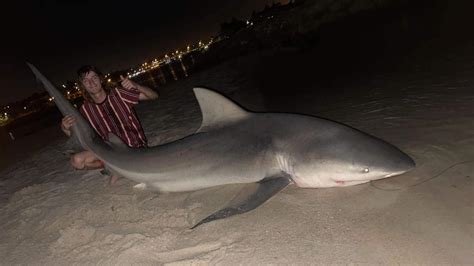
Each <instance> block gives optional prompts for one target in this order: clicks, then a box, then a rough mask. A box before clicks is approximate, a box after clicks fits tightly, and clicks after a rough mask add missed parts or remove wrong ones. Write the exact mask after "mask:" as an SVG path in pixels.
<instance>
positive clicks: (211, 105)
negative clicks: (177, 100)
mask: <svg viewBox="0 0 474 266" xmlns="http://www.w3.org/2000/svg"><path fill="white" fill-rule="evenodd" d="M194 94H195V95H196V99H197V100H198V102H199V106H200V107H201V113H202V122H201V126H200V127H199V129H198V130H197V132H205V131H209V130H212V129H217V128H220V127H223V126H225V125H227V124H230V123H233V122H236V121H239V120H241V119H244V118H247V117H248V116H249V115H250V113H249V112H247V111H245V110H244V109H243V108H241V107H240V106H238V105H237V104H236V103H234V102H232V101H231V100H230V99H228V98H226V97H224V96H223V95H221V94H219V93H217V92H214V91H212V90H209V89H205V88H194Z"/></svg>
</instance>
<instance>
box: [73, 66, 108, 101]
mask: <svg viewBox="0 0 474 266" xmlns="http://www.w3.org/2000/svg"><path fill="white" fill-rule="evenodd" d="M89 72H94V73H96V74H97V76H99V79H100V83H101V84H102V88H104V90H105V92H106V93H109V92H110V87H109V86H107V83H106V82H105V77H104V75H103V74H102V72H101V71H100V70H99V69H98V68H97V67H96V66H91V65H84V66H82V67H80V68H79V69H78V70H77V76H78V82H77V84H78V86H79V88H80V90H81V93H82V97H84V99H85V100H87V101H89V102H94V101H93V100H92V97H91V96H90V94H89V93H88V92H87V90H86V88H84V85H82V80H83V79H84V77H85V76H86V75H87V73H89Z"/></svg>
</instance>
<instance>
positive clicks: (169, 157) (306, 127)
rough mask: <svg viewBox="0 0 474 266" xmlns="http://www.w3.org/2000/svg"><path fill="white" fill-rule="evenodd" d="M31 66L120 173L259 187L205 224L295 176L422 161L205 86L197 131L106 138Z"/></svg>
mask: <svg viewBox="0 0 474 266" xmlns="http://www.w3.org/2000/svg"><path fill="white" fill-rule="evenodd" d="M28 65H29V67H30V68H31V69H32V71H33V72H34V74H35V75H36V77H37V78H38V79H39V80H40V81H41V82H42V83H43V84H44V86H45V88H46V90H47V91H48V92H49V94H50V95H51V96H53V97H54V101H55V102H56V105H57V106H58V107H59V109H60V110H61V112H62V113H63V114H64V115H66V114H73V115H74V116H75V118H76V121H77V122H76V123H75V125H74V126H73V135H74V137H76V138H77V139H78V140H79V142H80V143H81V145H82V146H83V148H84V149H87V150H90V151H92V152H93V153H94V154H95V155H97V157H98V158H100V159H101V160H103V161H104V162H105V164H106V167H108V168H109V169H110V170H111V171H113V172H115V173H116V174H118V175H120V176H123V177H125V178H128V179H131V180H134V181H136V182H139V183H142V184H143V185H145V186H146V187H147V188H151V189H155V190H159V191H166V192H180V191H193V190H198V189H204V188H209V187H213V186H219V185H226V184H236V183H248V184H249V186H252V187H253V189H251V190H250V191H245V190H244V191H242V193H241V194H240V195H238V197H237V198H236V199H234V200H232V201H231V203H230V204H228V206H226V207H225V208H223V209H222V210H220V211H218V212H216V213H214V214H213V215H211V216H209V217H207V218H206V219H204V220H202V221H201V222H200V223H198V224H197V225H200V224H202V223H205V222H208V221H212V220H216V219H221V218H225V217H228V216H231V215H234V214H239V213H243V212H246V211H249V210H251V209H254V208H256V207H258V205H260V204H262V203H263V202H265V201H266V200H267V199H268V198H270V197H271V196H273V195H274V194H275V193H277V192H278V191H280V190H281V189H283V188H284V187H285V186H286V185H288V184H289V183H290V182H291V181H292V182H294V183H295V184H296V185H297V186H298V187H305V188H321V187H343V186H351V185H357V184H362V183H366V182H369V181H371V180H377V179H382V178H386V177H390V176H394V175H399V174H403V173H405V172H407V171H409V170H411V169H412V168H414V167H415V163H414V161H413V160H412V159H411V158H410V157H409V156H408V155H406V154H405V153H403V152H402V151H400V150H399V149H398V148H396V147H394V146H393V145H391V144H389V143H387V142H384V141H382V140H380V139H378V138H375V137H373V136H370V135H368V134H366V133H363V132H361V131H358V130H356V129H353V128H351V127H348V126H345V125H342V124H339V123H336V122H333V121H329V120H325V119H321V118H316V117H312V116H305V115H298V114H287V113H252V112H248V111H246V110H244V109H242V108H241V107H239V106H238V105H237V104H235V103H233V102H231V101H230V100H229V99H227V98H225V97H224V96H222V95H220V94H218V93H216V92H213V91H211V90H208V89H204V88H194V93H195V96H196V98H197V100H198V102H199V105H200V108H201V111H202V123H201V127H200V128H199V129H198V130H197V132H196V133H194V134H191V135H189V136H187V137H185V138H183V139H180V140H177V141H174V142H171V143H167V144H164V145H159V146H155V147H151V148H144V149H132V148H129V147H127V146H126V145H125V144H123V143H122V142H121V140H119V139H118V137H116V136H114V135H110V137H109V141H110V142H104V141H102V140H101V139H100V138H99V137H98V136H97V135H96V134H95V132H94V131H93V130H92V129H91V127H90V126H89V124H88V123H87V121H85V120H84V118H82V116H81V115H80V114H79V113H78V112H77V110H76V109H75V108H74V107H73V106H72V105H71V104H70V103H69V102H68V101H67V100H66V99H65V98H64V97H63V96H62V95H61V93H59V92H58V91H57V89H56V88H55V87H54V86H53V85H52V84H51V83H50V82H49V81H48V80H47V79H46V78H45V77H44V76H43V75H42V74H41V73H40V72H39V71H38V70H37V69H36V68H35V67H34V66H32V65H31V64H28ZM197 225H196V226H197Z"/></svg>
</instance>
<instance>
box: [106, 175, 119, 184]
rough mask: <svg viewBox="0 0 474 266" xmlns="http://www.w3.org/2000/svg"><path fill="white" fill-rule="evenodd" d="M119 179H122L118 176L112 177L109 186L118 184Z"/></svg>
mask: <svg viewBox="0 0 474 266" xmlns="http://www.w3.org/2000/svg"><path fill="white" fill-rule="evenodd" d="M119 178H120V177H119V176H117V175H112V176H110V180H109V184H110V185H114V184H115V183H116V182H117V180H119Z"/></svg>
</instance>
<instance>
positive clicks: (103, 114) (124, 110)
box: [80, 88, 147, 148]
mask: <svg viewBox="0 0 474 266" xmlns="http://www.w3.org/2000/svg"><path fill="white" fill-rule="evenodd" d="M139 95H140V92H139V91H138V90H126V89H123V88H114V89H111V90H110V93H109V94H108V95H107V98H106V99H105V100H104V101H103V102H102V103H97V104H96V103H92V102H89V101H84V103H83V104H82V106H81V108H80V111H81V113H82V115H83V116H84V117H85V118H86V119H87V120H88V121H89V123H90V124H91V125H92V127H93V128H94V129H95V131H96V132H97V133H98V134H99V136H101V137H102V139H104V140H108V133H109V132H111V133H114V134H115V135H117V136H118V137H119V138H120V139H121V140H122V141H123V142H124V143H125V144H127V145H128V146H129V147H132V148H139V147H146V146H147V139H146V137H145V133H144V131H143V128H142V126H141V123H140V121H139V120H138V117H137V115H136V113H135V109H134V108H133V106H134V105H135V104H137V103H138V96H139Z"/></svg>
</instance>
